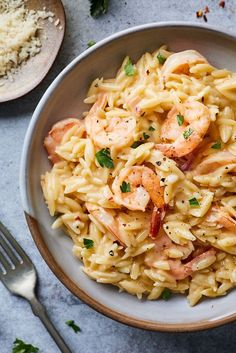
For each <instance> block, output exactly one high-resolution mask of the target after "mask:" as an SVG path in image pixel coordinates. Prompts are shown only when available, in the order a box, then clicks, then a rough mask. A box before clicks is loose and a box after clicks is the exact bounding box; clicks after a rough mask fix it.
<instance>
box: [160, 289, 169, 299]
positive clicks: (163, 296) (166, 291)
mask: <svg viewBox="0 0 236 353" xmlns="http://www.w3.org/2000/svg"><path fill="white" fill-rule="evenodd" d="M170 297H171V291H170V290H169V289H168V288H165V289H164V290H163V292H162V293H161V299H163V300H169V299H170Z"/></svg>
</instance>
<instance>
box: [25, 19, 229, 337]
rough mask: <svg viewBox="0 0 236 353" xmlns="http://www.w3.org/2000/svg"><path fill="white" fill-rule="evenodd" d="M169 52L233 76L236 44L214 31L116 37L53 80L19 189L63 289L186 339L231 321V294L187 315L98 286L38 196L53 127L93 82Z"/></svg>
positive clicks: (152, 27)
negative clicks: (149, 54) (195, 57)
mask: <svg viewBox="0 0 236 353" xmlns="http://www.w3.org/2000/svg"><path fill="white" fill-rule="evenodd" d="M163 43H165V44H167V45H168V46H169V47H170V48H171V50H173V51H181V50H185V49H196V50H198V51H199V52H200V53H202V54H203V55H204V56H206V57H207V59H208V60H209V61H210V62H211V63H212V64H213V65H215V66H217V67H219V68H221V67H222V68H223V67H227V68H228V69H230V70H234V71H236V60H235V56H236V38H235V37H234V36H233V35H228V34H226V33H222V32H219V31H218V30H216V29H214V28H211V27H205V26H197V25H190V24H183V23H159V24H148V25H143V26H139V27H135V28H131V29H129V30H126V31H123V32H120V33H117V34H115V35H113V36H111V37H109V38H107V39H105V40H103V41H101V42H99V43H98V44H96V45H95V46H94V47H92V48H90V49H88V50H86V51H85V52H84V53H82V54H81V55H80V56H78V57H77V58H76V59H75V60H73V61H72V62H71V63H70V64H69V65H68V66H67V67H66V68H65V69H64V70H63V71H62V72H61V73H60V75H59V76H58V77H57V78H56V79H55V80H54V82H53V83H52V84H51V86H50V87H49V88H48V89H47V91H46V93H45V94H44V96H43V97H42V99H41V101H40V102H39V104H38V106H37V108H36V110H35V112H34V115H33V118H32V120H31V122H30V125H29V128H28V131H27V134H26V137H25V142H24V148H23V153H22V160H21V176H20V186H21V194H22V202H23V207H24V211H25V214H26V218H27V221H28V224H29V228H30V231H31V233H32V236H33V238H34V240H35V243H36V245H37V246H38V248H39V250H40V252H41V255H42V256H43V258H44V259H45V261H46V262H47V264H48V265H49V267H50V268H51V269H52V271H53V272H54V273H55V274H56V276H57V277H58V278H59V279H60V280H61V281H62V283H64V285H65V286H66V287H67V288H68V289H69V290H70V291H71V292H72V293H74V294H75V295H76V296H77V297H79V298H80V299H82V300H83V301H84V302H86V303H87V304H89V305H91V306H92V307H93V308H95V309H96V310H98V311H100V312H101V313H103V314H105V315H107V316H109V317H111V318H113V319H116V320H119V321H121V322H123V323H126V324H129V325H132V326H136V327H140V328H145V329H152V330H162V331H190V330H199V329H205V328H210V327H214V326H217V325H220V324H223V323H226V322H229V321H233V320H234V319H236V305H235V291H231V292H230V293H229V294H228V295H227V296H225V297H220V298H218V299H212V300H211V299H206V300H203V301H202V302H201V303H199V304H198V305H197V306H195V307H193V308H191V307H190V306H189V304H188V303H187V300H186V297H185V296H183V295H176V296H173V298H172V299H171V300H169V301H168V302H164V301H162V300H157V301H145V300H141V301H140V300H138V299H137V298H136V297H134V296H131V295H129V294H127V293H119V292H118V290H117V289H116V288H115V287H112V286H109V285H104V284H98V283H96V282H95V281H93V280H91V279H89V278H88V277H87V276H86V275H85V274H84V273H83V272H82V271H81V270H80V262H79V261H78V260H77V259H75V258H74V257H73V256H72V253H71V249H72V241H71V240H70V239H69V238H68V237H67V236H66V235H65V234H63V232H62V231H53V230H51V224H52V218H51V217H50V216H49V213H48V210H47V207H46V205H45V203H44V200H43V195H42V192H41V188H40V175H41V174H42V173H44V172H45V171H46V170H49V169H50V163H49V162H48V159H47V155H46V152H45V150H44V148H43V139H44V136H45V135H46V134H47V132H48V131H49V128H50V127H51V126H52V124H53V123H55V122H56V121H58V120H60V119H62V118H63V117H65V116H67V115H70V114H73V115H76V116H78V117H79V116H80V115H81V113H82V112H83V111H84V110H85V109H86V107H85V105H84V104H83V99H84V97H85V95H86V92H87V89H88V87H89V84H90V82H91V81H92V79H94V78H95V77H98V76H103V77H110V76H113V75H114V74H115V72H116V70H117V69H118V67H119V66H120V64H121V61H122V59H123V58H124V56H125V55H129V56H130V57H131V58H132V59H133V60H136V59H138V58H139V57H140V56H141V54H143V53H144V52H145V51H152V50H154V49H156V48H158V47H159V46H160V45H161V44H163Z"/></svg>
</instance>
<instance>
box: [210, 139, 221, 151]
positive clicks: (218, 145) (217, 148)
mask: <svg viewBox="0 0 236 353" xmlns="http://www.w3.org/2000/svg"><path fill="white" fill-rule="evenodd" d="M211 148H213V149H214V150H220V149H221V142H220V140H218V141H216V142H215V143H214V144H213V145H212V146H211Z"/></svg>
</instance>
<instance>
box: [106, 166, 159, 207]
mask: <svg viewBox="0 0 236 353" xmlns="http://www.w3.org/2000/svg"><path fill="white" fill-rule="evenodd" d="M123 183H126V184H128V185H129V187H130V191H128V192H122V190H121V186H122V184H123ZM112 190H113V192H114V194H115V195H114V201H115V202H116V203H117V204H119V205H122V206H125V207H127V208H128V209H129V210H140V211H143V212H144V211H145V209H146V207H147V205H148V203H149V201H150V199H151V200H152V201H153V203H154V205H155V206H156V207H157V208H158V209H163V208H164V190H163V187H161V186H160V178H159V176H158V175H157V174H156V173H155V172H154V171H153V170H152V169H150V168H148V167H145V166H134V167H129V168H125V169H124V170H122V171H121V173H120V175H119V176H118V177H116V178H115V180H114V182H113V185H112Z"/></svg>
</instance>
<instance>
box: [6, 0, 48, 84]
mask: <svg viewBox="0 0 236 353" xmlns="http://www.w3.org/2000/svg"><path fill="white" fill-rule="evenodd" d="M53 17H54V14H53V13H52V12H49V11H45V9H43V10H42V11H33V10H28V9H27V8H26V7H25V2H24V0H0V77H3V76H6V77H8V78H12V73H14V72H16V71H17V70H18V68H19V67H20V65H21V64H22V63H23V62H25V61H27V60H28V59H29V58H31V57H33V56H35V55H36V54H38V53H39V52H40V50H41V46H42V43H41V40H40V38H39V36H38V31H39V30H40V25H39V19H47V18H53Z"/></svg>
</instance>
